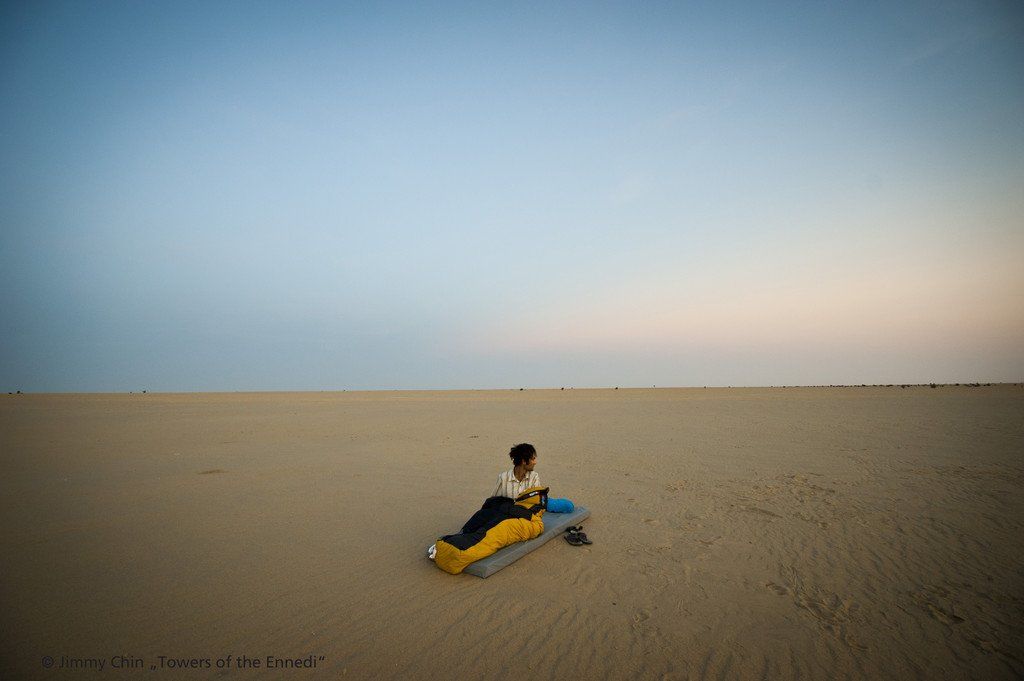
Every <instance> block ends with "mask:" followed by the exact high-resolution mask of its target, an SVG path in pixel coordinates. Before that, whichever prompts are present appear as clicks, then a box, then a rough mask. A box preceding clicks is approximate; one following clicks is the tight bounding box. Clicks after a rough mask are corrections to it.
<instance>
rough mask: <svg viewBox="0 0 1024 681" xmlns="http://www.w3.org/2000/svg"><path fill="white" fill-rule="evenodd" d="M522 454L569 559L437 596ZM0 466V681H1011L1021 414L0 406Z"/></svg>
mask: <svg viewBox="0 0 1024 681" xmlns="http://www.w3.org/2000/svg"><path fill="white" fill-rule="evenodd" d="M520 441H529V442H532V443H534V444H535V445H536V446H537V448H538V452H539V456H538V465H537V471H538V473H540V475H541V479H542V481H543V482H544V483H545V484H546V485H549V486H550V487H551V493H552V494H553V495H555V496H564V497H569V498H572V499H575V500H577V501H578V502H579V503H583V504H585V505H587V506H588V507H589V508H590V509H591V511H592V517H591V518H590V520H589V521H587V523H586V530H587V532H588V533H589V535H590V537H591V538H592V539H593V540H594V544H593V545H592V546H589V547H573V546H570V545H568V544H567V543H565V542H563V541H554V542H549V543H548V544H546V545H545V546H544V547H542V548H541V549H539V550H537V551H535V552H533V553H531V554H530V555H529V556H526V557H525V558H523V559H522V560H520V561H518V562H517V563H515V564H514V565H512V566H510V567H508V568H506V569H505V570H503V571H501V572H499V573H498V574H496V575H494V576H492V577H490V578H488V579H479V578H476V577H473V576H470V575H460V576H451V575H448V574H445V573H444V572H442V571H441V570H439V569H437V568H436V567H435V566H434V565H433V564H432V563H431V562H430V561H429V560H428V559H427V558H426V557H425V556H424V551H425V549H426V548H427V546H428V545H429V544H430V543H431V542H432V540H433V539H434V538H435V537H436V536H438V535H439V534H443V533H447V532H449V531H454V530H456V529H457V528H458V527H459V526H460V525H461V524H462V522H463V521H464V520H465V519H466V518H468V516H469V515H470V514H471V513H472V512H473V511H474V510H475V509H476V508H477V507H478V506H479V504H480V502H481V501H482V500H483V498H484V497H485V496H486V495H487V494H488V493H489V491H490V490H491V486H492V485H493V483H494V479H495V477H496V476H497V473H498V472H499V471H500V470H501V469H502V468H503V467H505V466H507V465H508V459H507V454H506V453H507V451H508V448H509V447H510V446H511V445H512V444H514V443H516V442H520ZM0 461H2V473H3V474H2V477H0V489H2V494H0V508H2V513H3V516H2V519H3V522H2V524H0V533H2V542H3V551H2V553H0V555H2V557H0V573H2V575H3V588H2V603H0V606H2V612H3V620H4V621H3V623H2V624H3V629H4V632H5V633H4V635H3V637H2V643H0V646H2V648H0V655H2V658H0V665H2V667H0V678H4V679H8V678H14V679H20V678H40V679H42V678H54V679H56V678H103V677H104V676H108V675H112V677H113V678H119V679H123V678H147V679H158V678H166V679H175V678H225V677H227V678H244V679H282V678H283V679H312V678H317V679H335V678H353V679H375V678H411V679H426V678H453V677H454V678H464V679H476V678H483V679H511V678H517V679H521V678H524V677H523V676H522V673H523V672H530V671H533V672H536V673H537V674H538V675H539V676H537V677H536V678H549V677H553V678H563V679H566V678H567V679H592V678H609V679H627V678H673V679H674V678H694V679H703V678H738V679H747V678H750V679H753V678H814V679H832V678H858V679H859V678H872V679H873V678H891V679H909V678H922V679H939V678H984V679H1003V678H1015V677H1020V676H1021V675H1024V643H1022V642H1024V588H1022V587H1024V543H1022V539H1024V531H1022V530H1024V494H1022V493H1024V387H1022V386H1020V385H997V386H991V387H984V386H982V387H966V386H961V387H952V386H949V387H938V388H934V389H933V388H929V387H927V386H925V387H909V388H905V389H901V388H899V387H898V386H897V387H891V388H886V387H877V388H876V387H868V388H838V389H830V388H785V389H783V388H780V389H699V388H698V389H658V390H565V391H561V390H544V391H540V390H529V391H523V392H520V391H489V392H362V393H355V392H340V393H268V394H174V395H171V394H134V395H13V396H3V397H0ZM240 655H246V656H249V657H251V658H255V659H257V660H259V662H260V667H259V668H255V667H253V668H244V669H238V668H237V665H238V656H240ZM45 656H51V657H52V658H53V664H54V667H53V668H50V669H47V668H45V667H44V666H43V658H44V657H45ZM159 656H165V658H168V659H172V658H195V659H196V660H197V662H196V664H198V665H199V666H200V669H198V670H195V669H193V670H182V669H178V668H170V667H168V666H167V664H168V663H167V662H166V661H165V663H164V666H163V668H160V657H159ZM228 656H230V658H231V659H230V660H229V661H228V662H227V663H226V664H228V665H229V667H228V668H226V669H217V664H218V660H220V661H222V662H223V661H224V660H226V659H227V658H228ZM267 656H275V657H277V658H292V659H294V658H299V659H304V660H305V661H306V663H307V664H313V663H315V665H316V666H315V667H313V668H297V669H286V670H284V671H282V670H280V669H268V668H267V667H266V658H267ZM309 656H312V657H309ZM90 660H95V661H96V662H90ZM204 661H205V663H204ZM99 662H102V663H103V664H104V669H103V671H102V672H99V671H96V672H90V671H85V669H88V668H89V665H98V664H99ZM62 663H64V664H65V668H63V669H61V668H60V665H61V664H62ZM71 664H74V665H76V667H75V668H71V669H69V668H67V665H71ZM112 664H120V665H121V667H122V668H120V669H111V665H112ZM133 664H137V665H142V666H141V667H140V668H132V667H131V665H133ZM206 664H208V665H209V669H206V668H205V665H206ZM151 666H156V667H157V669H156V671H153V670H151V669H150V667H151ZM125 667H127V668H125ZM83 668H84V669H83ZM526 678H531V677H526Z"/></svg>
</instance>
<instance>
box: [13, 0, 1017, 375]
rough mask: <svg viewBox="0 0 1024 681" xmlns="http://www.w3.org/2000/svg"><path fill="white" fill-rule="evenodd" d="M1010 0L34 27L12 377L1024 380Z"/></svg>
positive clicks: (282, 16)
mask: <svg viewBox="0 0 1024 681" xmlns="http://www.w3.org/2000/svg"><path fill="white" fill-rule="evenodd" d="M1022 38H1024V10H1022V9H1021V8H1020V5H1019V4H1017V3H1011V2H1006V3H959V2H953V3H942V2H938V3H936V2H922V3H902V4H901V3H880V4H872V3H817V2H807V3H785V4H782V3H721V2H714V3H710V2H709V3H672V4H657V3H649V4H642V5H639V6H638V5H636V4H635V3H628V4H626V3H623V4H598V3H576V4H560V5H557V6H552V4H551V3H544V4H536V5H527V4H515V5H514V6H499V5H497V4H487V3H473V4H469V3H467V4H455V3H438V4H427V3H409V4H402V3H386V4H372V3H361V4H352V5H341V4H338V3H279V4H270V3H178V2H175V3H164V4H162V5H161V4H157V3H127V2H126V3H94V4H91V5H87V4H84V3H47V2H40V3H22V4H20V5H14V4H13V3H6V4H5V5H3V8H2V10H0V94H2V97H0V304H2V309H3V314H2V318H0V325H2V326H0V335H2V340H0V343H2V346H0V349H2V353H0V389H2V390H6V391H10V390H17V389H21V390H42V391H107V390H110V391H117V390H142V389H148V390H154V391H156V390H175V391H178V390H185V391H187V390H287V389H311V390H314V389H315V390H319V389H342V388H348V389H359V388H487V387H519V386H527V387H545V386H550V387H560V386H563V385H565V386H570V385H572V386H577V387H584V386H604V385H622V386H631V385H633V386H644V385H666V386H667V385H772V384H798V383H799V384H808V383H810V384H821V383H824V384H828V383H865V382H867V383H875V382H881V383H894V382H927V381H950V382H957V381H961V382H963V381H973V380H982V381H1020V380H1024V267H1021V264H1020V263H1021V261H1022V256H1024V40H1022Z"/></svg>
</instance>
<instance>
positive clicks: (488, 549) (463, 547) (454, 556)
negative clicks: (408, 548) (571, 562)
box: [434, 487, 548, 575]
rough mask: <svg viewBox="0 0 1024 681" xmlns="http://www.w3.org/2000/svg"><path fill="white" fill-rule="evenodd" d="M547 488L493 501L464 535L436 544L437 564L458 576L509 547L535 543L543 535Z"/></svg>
mask: <svg viewBox="0 0 1024 681" xmlns="http://www.w3.org/2000/svg"><path fill="white" fill-rule="evenodd" d="M547 505H548V488H547V487H531V488H529V489H528V490H526V491H525V492H523V493H522V494H520V495H519V496H518V497H516V498H515V500H512V499H509V498H508V497H491V498H490V499H488V500H487V501H485V502H484V505H483V507H482V508H481V509H480V510H479V511H477V512H476V513H474V514H473V517H471V518H470V519H469V521H468V522H467V523H466V524H465V525H464V526H463V527H462V532H459V533H458V534H449V535H446V536H444V537H441V538H440V539H438V540H437V543H436V546H437V555H436V556H435V557H434V562H435V563H437V567H439V568H441V569H442V570H444V571H445V572H450V573H451V574H453V575H457V574H459V573H460V572H462V571H463V570H465V569H466V566H467V565H469V564H470V563H472V562H474V561H477V560H480V559H481V558H486V557H487V556H489V555H491V554H492V553H494V552H496V551H498V550H499V549H502V548H504V547H506V546H508V545H509V544H514V543H516V542H520V541H526V540H528V539H533V538H534V537H537V536H539V535H540V534H541V532H543V531H544V519H543V518H544V511H545V509H547Z"/></svg>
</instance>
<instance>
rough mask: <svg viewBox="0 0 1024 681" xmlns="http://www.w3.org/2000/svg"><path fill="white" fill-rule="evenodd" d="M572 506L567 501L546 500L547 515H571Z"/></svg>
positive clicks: (570, 502)
mask: <svg viewBox="0 0 1024 681" xmlns="http://www.w3.org/2000/svg"><path fill="white" fill-rule="evenodd" d="M572 509H573V505H572V501H570V500H569V499H551V498H550V497H549V498H548V513H572Z"/></svg>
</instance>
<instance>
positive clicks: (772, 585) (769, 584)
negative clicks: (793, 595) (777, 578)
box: [765, 582, 789, 596]
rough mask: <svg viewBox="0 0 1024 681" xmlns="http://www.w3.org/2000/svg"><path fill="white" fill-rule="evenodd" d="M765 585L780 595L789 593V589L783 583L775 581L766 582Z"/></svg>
mask: <svg viewBox="0 0 1024 681" xmlns="http://www.w3.org/2000/svg"><path fill="white" fill-rule="evenodd" d="M765 586H766V587H767V588H769V589H771V590H772V591H774V592H775V593H776V594H778V595H779V596H785V595H786V594H788V593H789V589H787V588H786V587H784V586H782V585H781V584H776V583H775V582H766V583H765Z"/></svg>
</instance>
